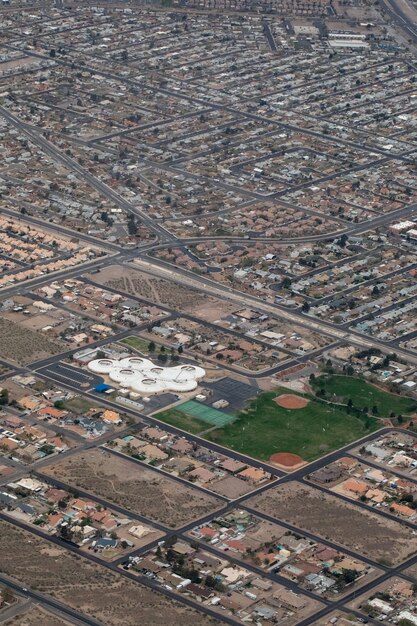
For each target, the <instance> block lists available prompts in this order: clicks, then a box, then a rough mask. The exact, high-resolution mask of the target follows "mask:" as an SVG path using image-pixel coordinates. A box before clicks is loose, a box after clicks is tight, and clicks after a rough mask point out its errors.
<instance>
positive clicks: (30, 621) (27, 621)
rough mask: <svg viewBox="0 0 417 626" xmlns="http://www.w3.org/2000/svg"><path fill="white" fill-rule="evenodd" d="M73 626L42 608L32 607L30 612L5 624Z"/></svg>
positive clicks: (12, 625)
mask: <svg viewBox="0 0 417 626" xmlns="http://www.w3.org/2000/svg"><path fill="white" fill-rule="evenodd" d="M39 624H42V626H71V622H69V621H67V620H66V619H61V617H58V616H57V615H54V614H53V613H50V612H49V611H46V610H45V609H43V608H42V607H40V606H31V607H30V609H29V610H27V611H25V612H24V613H21V614H20V615H17V616H16V617H14V618H11V619H8V620H7V621H6V622H4V626H39Z"/></svg>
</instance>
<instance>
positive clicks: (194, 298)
mask: <svg viewBox="0 0 417 626" xmlns="http://www.w3.org/2000/svg"><path fill="white" fill-rule="evenodd" d="M90 278H91V279H92V280H94V281H95V282H97V283H101V284H103V285H108V286H109V287H112V288H113V289H120V290H121V291H124V292H125V293H130V294H132V295H134V296H138V297H142V298H145V299H146V300H151V301H152V302H153V303H155V304H158V305H160V306H166V307H170V308H174V309H177V310H179V311H188V312H192V313H193V314H194V315H196V316H198V317H201V319H204V320H207V321H214V320H217V319H219V317H221V316H222V315H225V314H226V313H230V312H231V311H233V310H235V309H236V305H234V304H231V303H228V302H221V301H220V300H217V299H216V298H211V297H209V296H207V295H205V294H204V293H203V292H202V291H197V289H193V288H192V287H184V286H183V285H178V284H177V283H174V282H171V281H168V280H164V279H162V278H154V277H153V276H151V275H149V274H145V273H144V272H140V271H137V270H129V269H127V268H125V267H119V266H116V265H113V266H111V267H107V268H105V269H103V270H102V271H101V272H99V273H98V274H93V275H91V277H90Z"/></svg>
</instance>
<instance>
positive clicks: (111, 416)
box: [101, 409, 122, 426]
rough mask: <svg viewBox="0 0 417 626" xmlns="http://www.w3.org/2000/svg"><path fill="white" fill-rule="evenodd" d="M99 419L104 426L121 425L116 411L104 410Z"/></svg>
mask: <svg viewBox="0 0 417 626" xmlns="http://www.w3.org/2000/svg"><path fill="white" fill-rule="evenodd" d="M101 417H102V419H103V421H104V422H105V423H106V424H115V425H116V426H117V425H118V424H121V423H122V420H121V418H120V415H119V413H117V411H109V410H108V409H106V410H105V411H103V413H102V415H101Z"/></svg>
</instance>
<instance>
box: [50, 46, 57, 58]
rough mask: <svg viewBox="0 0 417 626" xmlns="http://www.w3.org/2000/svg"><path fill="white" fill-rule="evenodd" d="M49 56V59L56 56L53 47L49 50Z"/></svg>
mask: <svg viewBox="0 0 417 626" xmlns="http://www.w3.org/2000/svg"><path fill="white" fill-rule="evenodd" d="M49 56H50V57H51V59H54V58H55V57H56V51H55V50H54V49H53V48H52V50H50V51H49Z"/></svg>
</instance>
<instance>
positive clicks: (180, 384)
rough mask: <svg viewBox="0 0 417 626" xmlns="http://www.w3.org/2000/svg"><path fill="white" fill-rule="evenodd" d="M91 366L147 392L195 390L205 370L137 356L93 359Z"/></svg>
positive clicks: (94, 369)
mask: <svg viewBox="0 0 417 626" xmlns="http://www.w3.org/2000/svg"><path fill="white" fill-rule="evenodd" d="M88 369H90V370H91V371H92V372H94V373H95V374H107V375H108V377H109V378H110V379H111V380H112V381H114V382H116V383H119V385H120V386H121V387H128V388H129V389H132V390H133V391H137V392H138V393H141V394H145V395H146V394H151V393H158V392H161V391H192V390H193V389H195V388H196V387H197V385H198V381H199V380H200V379H201V378H203V377H204V376H205V373H206V372H205V370H204V369H203V368H202V367H197V366H195V365H177V366H176V367H161V366H160V365H155V364H154V363H152V361H150V360H149V359H143V358H141V357H137V356H131V357H128V358H126V359H120V360H117V359H95V360H94V361H90V363H89V364H88Z"/></svg>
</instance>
